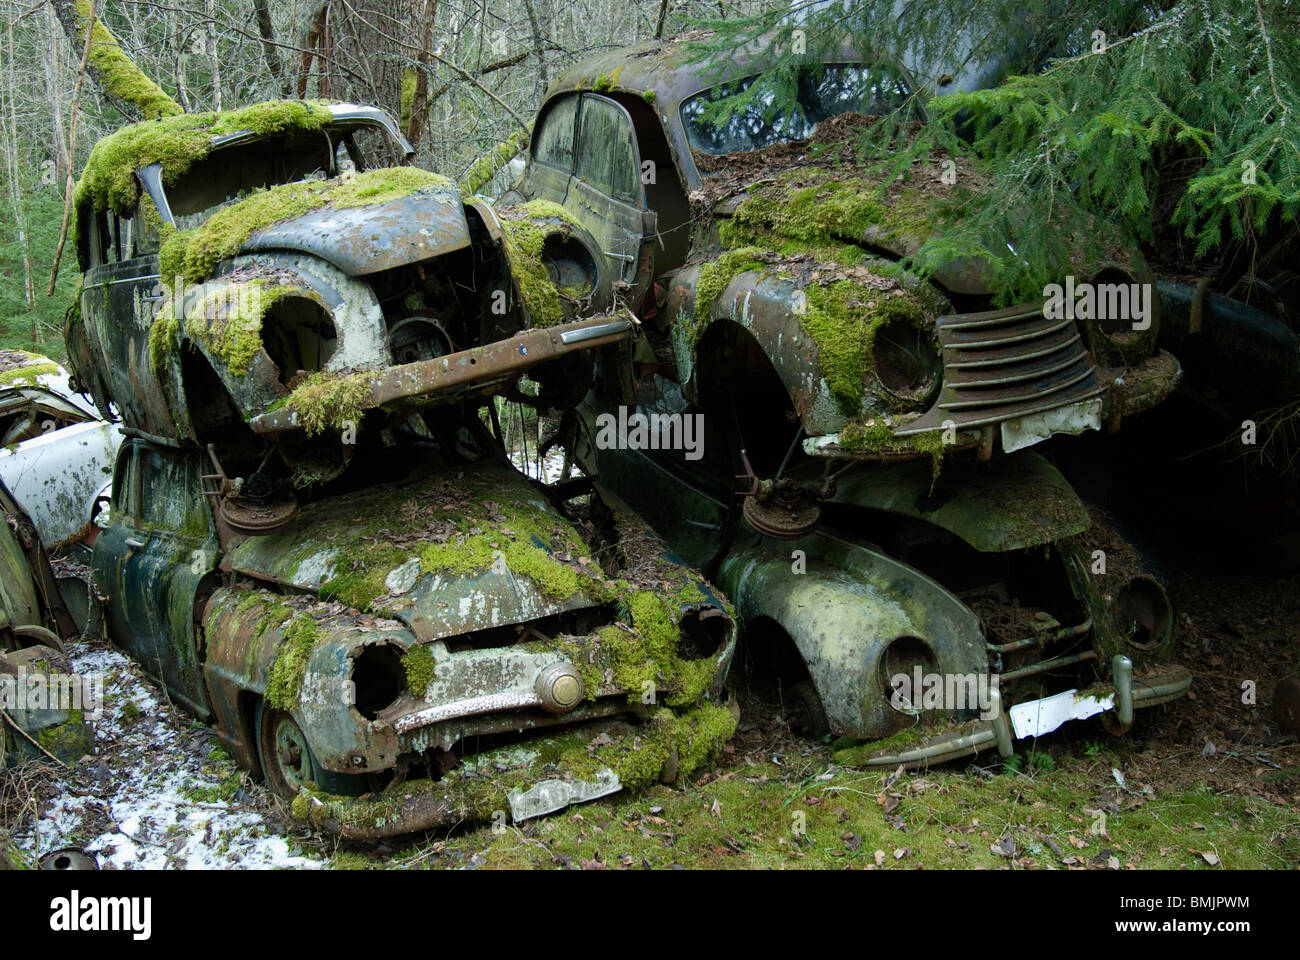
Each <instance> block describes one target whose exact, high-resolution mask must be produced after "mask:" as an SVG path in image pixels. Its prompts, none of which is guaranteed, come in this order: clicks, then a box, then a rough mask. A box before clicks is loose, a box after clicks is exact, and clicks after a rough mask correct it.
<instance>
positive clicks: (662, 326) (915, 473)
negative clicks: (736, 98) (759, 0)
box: [499, 44, 1191, 764]
mask: <svg viewBox="0 0 1300 960" xmlns="http://www.w3.org/2000/svg"><path fill="white" fill-rule="evenodd" d="M751 49H752V50H761V49H762V45H761V44H758V45H755V47H754V48H751ZM761 57H762V54H761V53H751V54H750V55H740V56H738V57H737V58H736V59H735V60H734V61H733V62H732V63H730V64H728V66H727V67H726V69H725V70H724V71H722V72H721V74H719V71H717V70H716V69H709V68H705V67H702V66H692V65H689V64H688V63H687V60H686V52H685V50H684V48H683V46H682V45H677V44H648V45H644V46H641V47H637V48H632V49H628V50H620V51H616V52H611V53H609V54H607V55H602V56H600V57H597V58H595V59H593V60H591V61H589V62H588V63H585V64H582V65H579V66H578V67H576V68H574V69H573V70H571V71H570V72H568V73H567V74H565V75H564V76H563V77H561V78H560V79H559V80H558V81H556V83H555V84H554V85H553V86H552V87H551V89H550V91H549V92H548V96H547V99H546V101H545V102H544V104H543V105H542V107H541V109H540V111H539V113H538V116H537V120H536V122H535V126H534V136H533V139H532V145H531V148H530V153H529V156H528V161H527V165H526V168H525V171H524V173H523V176H522V177H521V179H520V180H519V182H518V183H517V184H516V186H515V188H514V191H513V193H511V194H507V195H506V196H505V197H503V199H502V201H501V202H500V204H499V209H508V208H509V205H510V204H511V203H516V204H517V203H520V202H525V203H530V204H537V203H539V202H549V203H552V204H555V205H558V206H560V207H562V209H563V212H564V215H565V217H566V218H567V219H569V220H571V221H572V222H573V224H574V225H575V227H580V228H582V229H583V230H585V231H586V232H588V233H590V234H592V235H593V236H596V237H597V238H599V239H600V241H601V248H602V250H604V251H605V264H604V265H605V267H606V269H608V270H609V272H610V273H611V275H612V276H613V278H614V279H613V282H614V283H615V284H616V285H617V287H618V289H619V290H620V292H621V293H622V295H623V296H625V297H626V300H627V302H628V303H629V304H633V305H635V307H636V312H637V313H638V316H639V318H640V319H641V320H642V328H641V329H642V331H643V336H642V337H641V338H640V339H639V340H638V342H637V343H636V345H635V347H634V346H632V345H630V344H627V343H621V344H619V345H617V346H610V347H606V348H604V349H602V350H601V351H599V353H600V362H599V366H598V370H597V372H596V374H595V388H594V390H593V391H592V393H591V394H590V396H589V398H588V400H587V401H586V403H585V404H584V405H583V406H582V408H581V415H580V416H579V415H577V414H575V413H570V414H568V415H567V416H566V419H565V424H564V427H563V429H562V430H561V432H560V435H559V436H558V437H557V438H556V442H558V443H561V444H562V445H563V446H564V447H565V449H566V450H567V451H568V453H569V455H570V457H571V458H572V459H574V460H575V461H576V462H577V464H578V465H579V466H581V467H582V468H583V469H584V470H585V471H586V472H587V473H588V474H589V475H591V476H593V477H595V478H596V480H597V485H598V486H599V487H601V488H605V489H611V490H613V491H615V492H616V493H617V494H618V495H619V496H620V497H621V498H622V499H624V500H625V501H626V502H627V503H628V504H629V505H630V506H631V507H632V508H633V509H634V510H637V511H639V512H641V513H642V514H643V515H644V516H645V517H646V518H647V520H649V522H650V523H651V524H652V526H653V527H654V528H655V529H656V530H657V531H658V532H659V533H660V534H661V535H662V536H664V538H665V539H666V540H667V541H668V543H669V544H670V545H671V546H672V547H673V548H674V549H675V550H677V551H678V553H680V554H681V556H682V557H683V558H685V559H686V560H687V561H688V562H689V563H691V564H693V565H695V566H696V567H698V568H699V569H701V570H703V571H705V572H706V574H707V575H709V576H710V578H711V579H713V580H714V581H715V582H716V583H717V584H718V585H719V587H720V588H721V589H722V590H723V591H724V592H725V593H726V594H727V595H728V596H729V597H730V598H731V599H732V601H733V602H734V603H735V604H736V607H737V610H738V612H739V615H740V617H741V620H742V623H743V626H744V630H745V632H746V634H747V636H748V641H749V643H748V646H749V649H750V655H751V657H752V656H757V655H759V653H760V650H759V649H758V648H762V647H768V648H774V650H772V651H769V652H771V655H772V656H774V657H777V658H778V659H781V661H782V666H784V667H785V668H787V672H788V675H789V677H790V679H791V680H792V681H794V689H792V690H791V694H792V697H793V699H794V700H797V701H799V703H800V704H801V705H802V712H803V714H804V716H805V718H806V719H805V723H804V725H805V726H806V728H807V729H808V730H809V731H810V732H812V733H815V734H822V733H826V732H831V733H836V734H843V735H847V736H851V737H855V738H860V739H865V740H877V739H880V738H884V737H889V736H891V735H898V736H900V737H902V738H903V741H907V742H909V743H911V745H909V746H907V748H906V749H900V748H898V746H897V743H895V744H894V746H893V747H892V748H885V749H878V750H875V749H873V750H869V751H867V752H866V753H862V752H859V753H858V754H856V756H858V757H860V758H862V759H864V760H865V762H868V763H882V764H883V763H890V764H893V763H899V762H906V763H923V762H935V761H939V760H943V759H949V758H952V757H956V756H963V755H968V754H970V753H973V752H976V751H978V750H981V749H985V748H993V747H996V749H997V750H998V751H999V752H1001V753H1002V754H1003V755H1007V754H1009V753H1011V752H1012V750H1013V741H1014V740H1015V739H1017V738H1023V737H1028V736H1036V735H1038V734H1041V733H1045V732H1047V731H1048V730H1051V729H1055V727H1057V726H1059V725H1060V724H1061V723H1063V722H1064V721H1066V720H1068V719H1071V718H1074V717H1085V716H1088V715H1092V714H1096V713H1100V712H1105V713H1106V714H1107V719H1106V721H1105V722H1107V723H1108V724H1109V725H1110V726H1111V727H1112V728H1114V729H1125V728H1127V727H1128V726H1129V725H1130V724H1131V723H1132V720H1133V710H1134V709H1135V708H1137V707H1142V706H1150V705H1154V704H1157V703H1162V702H1165V701H1167V700H1169V699H1172V698H1175V697H1178V696H1181V695H1182V694H1183V693H1184V692H1185V691H1186V690H1187V689H1188V686H1189V684H1190V681H1191V678H1190V675H1189V673H1188V672H1187V671H1186V670H1184V669H1183V668H1181V667H1178V666H1174V665H1166V664H1164V663H1163V661H1164V659H1165V658H1166V657H1167V655H1168V654H1169V652H1170V650H1171V646H1172V640H1173V631H1174V626H1175V618H1174V615H1173V611H1172V609H1171V606H1170V601H1169V599H1168V596H1167V594H1166V592H1165V590H1164V588H1163V587H1162V586H1161V585H1160V583H1159V581H1158V580H1157V579H1156V578H1155V577H1153V576H1151V574H1150V571H1148V570H1146V569H1145V568H1144V566H1143V564H1142V562H1141V560H1140V558H1139V557H1138V556H1137V554H1136V552H1135V551H1133V550H1132V548H1131V547H1129V546H1128V545H1127V544H1125V543H1124V542H1123V540H1122V539H1121V538H1120V537H1119V536H1118V534H1116V533H1115V531H1114V530H1113V529H1111V528H1110V527H1109V525H1107V524H1106V523H1105V521H1104V518H1103V517H1102V516H1101V515H1100V514H1095V515H1090V512H1089V510H1088V509H1087V508H1086V507H1085V506H1084V504H1083V503H1082V502H1081V501H1080V499H1079V498H1078V496H1077V495H1076V494H1075V492H1074V491H1073V489H1072V488H1071V487H1070V485H1069V483H1068V482H1067V481H1066V480H1065V478H1064V477H1062V476H1061V474H1060V473H1059V471H1057V469H1056V468H1054V467H1053V466H1052V464H1051V463H1050V462H1049V461H1048V460H1047V459H1045V458H1044V457H1043V456H1040V455H1039V454H1038V453H1037V452H1036V451H1030V450H1028V449H1027V448H1029V447H1031V446H1033V445H1035V444H1037V443H1039V442H1041V441H1043V440H1045V439H1047V438H1048V437H1050V436H1052V435H1053V434H1058V433H1063V434H1071V433H1074V434H1077V433H1079V432H1081V431H1084V430H1088V429H1100V428H1102V427H1103V426H1105V427H1106V428H1108V429H1115V428H1117V427H1118V425H1119V423H1120V422H1121V421H1122V420H1123V418H1125V417H1126V416H1130V415H1132V414H1134V413H1137V412H1140V411H1141V410H1143V409H1146V408H1148V407H1150V406H1152V405H1154V404H1155V403H1157V402H1159V401H1160V400H1161V399H1163V398H1164V397H1166V396H1167V395H1168V394H1169V393H1170V392H1171V391H1172V390H1173V389H1174V387H1175V386H1176V385H1177V383H1178V379H1179V376H1180V372H1181V371H1180V367H1179V365H1178V362H1177V360H1176V359H1175V358H1174V357H1173V356H1171V355H1170V354H1168V353H1167V352H1164V351H1161V350H1158V349H1157V348H1156V345H1155V338H1156V334H1157V331H1158V329H1159V315H1158V307H1159V304H1158V302H1157V301H1156V299H1155V297H1154V294H1153V290H1152V286H1151V284H1150V283H1149V282H1148V280H1149V277H1150V273H1149V270H1148V269H1147V268H1146V267H1145V265H1144V263H1143V261H1142V259H1141V257H1140V254H1139V253H1138V252H1137V251H1136V250H1128V249H1124V248H1116V249H1115V250H1113V251H1110V253H1109V255H1108V259H1106V260H1103V261H1094V262H1088V263H1082V262H1081V263H1079V264H1078V265H1077V267H1076V268H1075V269H1076V274H1077V277H1078V278H1080V280H1079V284H1078V286H1077V287H1076V285H1075V277H1074V276H1071V277H1066V278H1060V279H1061V285H1060V286H1058V287H1057V290H1058V291H1059V293H1058V296H1056V297H1051V298H1049V297H1048V296H1047V289H1048V288H1047V287H1045V288H1044V291H1045V296H1044V300H1043V301H1039V302H1034V303H1027V304H1021V305H1018V306H1012V307H1009V308H1002V309H994V308H993V306H994V304H993V287H992V285H991V281H990V276H991V268H990V264H989V263H987V262H984V261H981V260H979V259H978V258H976V259H973V260H967V261H966V262H962V263H958V264H954V265H952V266H951V267H950V268H948V269H940V270H936V271H934V273H933V274H932V275H931V276H930V277H929V278H928V279H927V280H926V281H924V282H923V281H921V280H919V279H918V278H915V277H912V276H909V275H908V274H907V273H905V272H902V271H901V270H900V269H899V267H898V264H899V262H900V260H902V259H903V258H905V257H907V256H908V255H909V254H910V253H912V252H913V251H915V250H916V249H917V248H918V246H919V245H920V244H921V243H922V242H923V240H924V239H925V237H926V235H927V234H930V233H933V232H934V231H936V230H941V229H942V225H943V222H944V217H945V216H953V215H954V214H953V211H952V204H951V203H950V201H949V200H948V199H947V198H945V197H944V196H943V195H940V194H939V192H938V188H936V187H934V186H933V184H934V183H937V182H939V178H938V177H937V176H931V174H930V171H927V170H923V169H914V170H913V178H912V181H911V182H907V183H899V184H893V185H891V186H890V187H889V190H888V192H887V194H886V196H885V197H884V198H883V199H882V198H881V197H880V195H879V194H878V192H877V191H876V187H877V185H878V184H877V183H876V182H873V181H872V180H871V179H870V176H869V175H868V173H867V172H866V170H867V167H866V166H865V165H864V164H862V163H861V162H860V160H859V158H858V157H857V156H856V154H855V152H854V149H853V147H854V145H855V139H854V138H853V136H852V134H853V133H854V131H855V130H860V129H861V124H863V123H867V122H869V120H868V119H867V117H866V116H864V115H870V114H879V113H880V112H882V109H883V108H884V107H887V106H889V105H890V104H891V103H892V102H894V98H895V97H897V96H899V95H900V93H901V92H902V91H903V90H905V89H906V84H907V82H908V81H907V78H906V74H905V71H903V70H902V69H901V68H900V67H898V66H897V65H896V64H892V63H877V62H865V61H863V60H862V58H860V57H858V56H856V55H853V54H852V52H851V51H848V50H846V51H845V52H844V54H843V55H842V56H841V57H840V58H839V59H838V60H837V59H835V58H831V59H829V60H828V62H826V63H824V64H822V65H819V66H815V67H809V68H807V69H806V70H805V71H804V73H803V74H802V75H801V78H800V80H799V83H798V87H797V89H798V91H799V103H798V104H797V107H798V109H794V106H795V105H792V109H790V110H788V111H785V112H782V113H781V114H780V116H779V118H778V120H776V121H771V120H769V119H768V118H767V116H766V115H765V113H764V112H763V111H762V109H761V108H760V107H750V108H748V109H744V108H742V109H740V110H738V111H737V112H734V113H732V114H730V115H727V114H725V113H724V114H722V119H723V122H722V123H716V122H714V119H713V118H711V117H710V114H709V104H710V103H712V102H714V101H715V100H716V99H717V98H718V97H719V96H721V95H722V94H725V93H728V92H733V93H734V92H735V91H736V90H737V89H743V88H744V87H745V86H746V85H747V84H748V83H750V82H751V79H752V77H753V76H754V75H755V74H757V73H758V72H759V70H760V69H761V67H762V66H764V65H765V64H764V63H763V62H762V61H761ZM759 103H760V104H761V103H762V101H761V99H760V101H759ZM647 173H648V174H650V175H646V174H647ZM961 173H962V176H961V178H960V179H959V181H958V182H959V183H969V184H972V185H974V186H973V187H971V188H966V187H962V188H960V189H961V190H962V191H963V193H962V197H963V202H978V189H977V187H978V182H979V175H978V171H977V170H975V169H963V170H962V171H961ZM994 256H996V253H994V254H990V259H992V258H993V257H994ZM1084 278H1086V280H1085V279H1084ZM1076 289H1077V290H1079V291H1083V290H1090V291H1093V293H1089V297H1092V296H1093V295H1094V293H1095V294H1096V295H1098V296H1111V295H1116V296H1118V294H1119V293H1121V292H1122V294H1123V299H1124V300H1125V301H1127V304H1128V305H1127V307H1126V308H1124V309H1117V310H1115V311H1114V312H1112V313H1109V314H1108V315H1104V316H1098V314H1099V313H1102V314H1106V313H1107V312H1106V311H1098V310H1089V309H1080V310H1079V312H1078V313H1077V314H1074V313H1073V312H1072V311H1070V310H1068V309H1067V310H1058V307H1059V306H1060V301H1061V299H1065V300H1068V301H1069V303H1070V304H1072V305H1073V304H1074V303H1075V291H1076ZM1130 295H1131V299H1130ZM1079 302H1080V303H1082V301H1079ZM1076 317H1077V319H1076ZM633 419H637V420H638V421H639V422H638V426H639V427H640V430H641V433H640V434H639V435H638V433H637V427H633V426H629V425H630V424H631V421H632V420H633ZM655 424H658V425H659V426H660V427H661V428H662V427H663V426H664V425H674V426H675V427H676V430H677V432H676V434H675V437H676V438H677V439H676V440H672V441H671V442H666V443H660V442H658V440H657V438H656V437H655V436H654V433H655ZM691 424H698V427H697V432H698V431H702V433H703V436H702V438H701V437H698V436H697V437H696V439H695V445H694V447H693V448H692V449H691V450H683V449H681V446H682V444H681V443H680V440H681V439H682V438H683V437H685V435H686V428H687V427H689V426H690V425H691ZM670 440H671V438H670ZM665 447H666V448H668V449H664V448H665ZM932 676H939V677H947V678H954V677H972V678H980V679H979V683H978V684H976V685H982V686H983V687H987V688H989V689H988V693H987V697H986V698H982V699H981V701H980V707H981V708H982V709H978V710H973V711H972V710H970V709H958V710H951V709H949V710H939V709H936V706H938V705H937V704H932V703H930V702H929V701H928V700H927V701H926V703H925V704H922V702H921V700H922V698H921V697H920V691H919V689H918V690H915V691H914V692H913V696H911V697H901V698H900V696H899V693H900V685H901V684H900V682H899V681H898V678H899V677H903V678H906V679H907V681H908V682H910V683H912V685H913V686H916V682H919V681H920V680H921V678H922V677H924V678H930V677H932ZM927 686H928V684H927ZM998 697H1000V699H1001V706H1002V708H1003V709H999V708H998V704H996V703H993V704H989V703H987V702H985V700H986V699H996V698H998ZM972 699H974V697H972ZM943 706H945V707H946V706H948V704H947V703H946V702H945V703H944V704H943ZM966 706H967V707H969V704H967V705H966ZM978 717H982V719H978ZM942 719H954V720H957V721H960V722H959V723H955V724H954V725H952V726H947V725H944V724H942V723H939V722H938V721H939V720H942ZM930 720H934V721H936V722H935V723H929V722H925V723H923V722H921V721H930ZM912 741H915V742H914V743H912Z"/></svg>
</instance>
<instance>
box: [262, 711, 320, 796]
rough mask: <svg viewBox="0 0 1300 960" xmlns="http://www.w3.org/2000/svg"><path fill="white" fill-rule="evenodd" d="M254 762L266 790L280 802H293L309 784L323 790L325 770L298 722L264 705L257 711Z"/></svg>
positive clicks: (284, 713) (289, 715)
mask: <svg viewBox="0 0 1300 960" xmlns="http://www.w3.org/2000/svg"><path fill="white" fill-rule="evenodd" d="M257 759H258V761H259V762H260V763H261V765H262V778H263V779H264V780H265V781H266V785H267V787H268V788H270V790H271V792H272V793H274V794H275V795H276V796H277V797H279V798H280V799H281V800H284V801H286V802H292V801H293V799H294V798H295V797H297V796H298V793H299V790H300V789H301V788H302V787H303V786H304V785H305V784H307V783H309V782H310V783H315V784H317V785H318V786H320V787H321V788H322V789H325V786H324V784H323V783H322V781H323V780H324V779H325V777H324V773H325V771H324V770H322V769H321V766H320V763H319V762H318V761H317V760H316V755H315V754H314V753H312V750H311V745H310V744H308V743H307V737H306V735H304V734H303V732H302V729H301V728H300V727H299V726H298V722H297V721H296V720H294V718H293V715H292V714H289V713H286V712H285V711H284V710H277V709H275V708H274V707H269V706H267V705H266V704H265V703H261V704H259V705H258V708H257Z"/></svg>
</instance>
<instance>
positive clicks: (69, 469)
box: [0, 350, 122, 551]
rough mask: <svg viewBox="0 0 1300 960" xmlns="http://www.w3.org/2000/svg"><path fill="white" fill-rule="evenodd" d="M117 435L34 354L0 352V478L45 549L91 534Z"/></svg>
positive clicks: (64, 377)
mask: <svg viewBox="0 0 1300 960" xmlns="http://www.w3.org/2000/svg"><path fill="white" fill-rule="evenodd" d="M121 442H122V437H121V434H120V433H119V432H118V429H117V427H116V426H114V425H113V424H111V423H109V422H107V420H106V419H105V417H104V416H103V415H102V414H101V412H100V411H99V410H96V409H95V406H94V404H92V403H90V402H89V401H88V400H87V399H86V398H85V397H84V396H82V395H80V394H78V393H76V392H75V391H74V390H73V389H72V387H71V385H70V383H69V377H68V372H67V371H66V370H64V369H63V367H61V366H59V364H57V363H55V362H54V361H53V360H50V359H49V358H48V357H43V356H40V355H38V354H33V353H26V352H24V351H21V350H0V446H2V447H3V449H0V481H3V482H4V484H5V485H6V486H7V487H8V488H9V490H10V493H11V494H12V495H13V496H14V498H15V499H17V501H18V502H19V503H20V504H22V506H23V509H24V510H26V511H27V514H28V515H29V516H30V517H31V519H32V522H33V523H34V524H35V525H36V532H37V534H38V535H39V536H40V538H41V542H42V543H43V544H44V545H45V548H46V549H47V550H50V551H55V550H58V549H59V548H61V547H63V546H65V545H67V544H69V543H71V542H73V541H81V540H84V539H86V538H88V537H90V536H93V534H94V532H95V529H96V528H95V527H94V526H93V525H92V524H91V520H92V519H94V516H95V514H96V513H97V512H98V511H99V507H100V505H101V504H102V503H103V502H104V501H105V500H106V498H107V496H108V488H109V485H110V480H111V477H110V475H111V473H112V470H113V458H114V455H115V454H116V453H117V447H118V444H119V443H121Z"/></svg>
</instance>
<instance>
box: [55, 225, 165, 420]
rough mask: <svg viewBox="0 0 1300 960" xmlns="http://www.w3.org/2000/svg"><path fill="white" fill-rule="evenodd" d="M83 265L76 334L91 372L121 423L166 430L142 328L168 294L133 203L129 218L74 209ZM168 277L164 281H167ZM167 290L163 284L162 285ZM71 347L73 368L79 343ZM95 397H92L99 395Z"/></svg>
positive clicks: (152, 235) (152, 241)
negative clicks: (95, 360)
mask: <svg viewBox="0 0 1300 960" xmlns="http://www.w3.org/2000/svg"><path fill="white" fill-rule="evenodd" d="M78 218H79V219H78V223H79V227H78V229H79V230H80V231H82V232H83V233H84V236H83V238H82V239H81V241H80V242H81V243H82V244H83V245H84V246H83V248H82V251H81V252H82V255H83V256H84V257H85V263H86V271H85V276H84V278H83V287H82V294H81V316H82V320H83V324H82V326H83V328H84V329H78V330H77V331H76V334H77V336H78V337H80V336H84V337H85V338H86V340H87V341H88V342H89V347H90V348H91V349H90V353H91V355H92V356H93V355H94V354H96V353H97V354H98V355H99V357H100V358H101V363H100V365H98V370H99V372H100V373H102V375H103V376H104V378H105V380H106V381H107V382H106V383H104V384H103V386H104V388H105V389H106V392H107V395H109V396H112V397H113V399H114V401H115V402H116V403H117V404H119V406H120V408H121V409H122V411H123V414H124V419H126V420H127V421H128V422H131V423H135V424H138V425H142V426H143V427H144V428H145V429H147V430H148V431H149V432H151V433H157V434H160V435H163V436H167V435H170V434H171V433H173V432H174V425H173V424H172V420H171V414H170V413H169V412H168V410H167V407H166V404H165V403H164V402H163V398H162V396H161V395H160V393H159V391H158V390H157V389H156V387H155V386H154V380H153V377H152V364H151V361H150V356H149V331H150V327H151V326H152V324H153V321H154V318H155V316H156V315H157V308H158V307H159V306H160V305H161V304H162V303H164V302H165V301H166V300H168V299H169V297H168V296H167V293H166V290H165V289H164V286H163V283H162V278H161V276H160V275H159V268H158V235H157V232H156V231H155V230H154V229H153V227H151V226H150V225H149V224H148V221H147V218H146V217H145V216H143V215H142V214H141V213H140V212H139V211H138V209H137V210H136V211H135V212H134V213H133V214H132V215H131V216H121V215H119V214H118V213H116V212H114V211H111V210H95V209H93V207H91V206H90V205H86V206H85V207H83V209H82V210H81V211H80V212H79V214H78ZM169 282H170V281H169ZM167 289H170V288H167ZM72 352H73V353H74V355H75V356H74V360H76V361H77V364H78V368H80V366H81V361H80V354H81V353H82V352H83V348H82V347H81V344H80V343H79V342H78V343H76V344H75V345H74V346H73V348H72ZM99 399H100V398H99V397H96V400H99Z"/></svg>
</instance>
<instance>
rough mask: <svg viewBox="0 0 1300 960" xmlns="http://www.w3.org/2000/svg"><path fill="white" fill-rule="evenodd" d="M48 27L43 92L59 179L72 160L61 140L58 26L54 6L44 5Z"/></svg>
mask: <svg viewBox="0 0 1300 960" xmlns="http://www.w3.org/2000/svg"><path fill="white" fill-rule="evenodd" d="M45 10H46V13H47V14H48V19H49V28H50V53H49V56H48V57H46V58H45V93H46V95H47V96H48V97H49V98H50V132H51V134H52V139H53V141H54V153H55V159H56V161H57V163H56V166H57V167H58V170H57V171H56V172H57V173H58V177H59V179H62V178H64V177H66V176H67V175H68V171H69V170H70V169H71V168H72V160H71V158H69V157H68V145H67V144H66V143H64V141H63V99H62V97H61V96H60V93H61V91H60V90H59V81H60V79H61V78H62V76H63V62H62V59H61V58H60V56H59V54H60V53H61V52H62V50H63V46H62V44H61V43H60V42H59V34H60V27H59V21H58V18H57V17H55V16H54V8H53V7H46V8H45Z"/></svg>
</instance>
